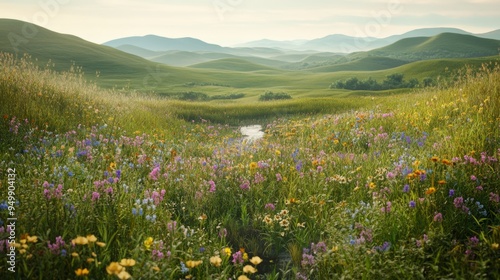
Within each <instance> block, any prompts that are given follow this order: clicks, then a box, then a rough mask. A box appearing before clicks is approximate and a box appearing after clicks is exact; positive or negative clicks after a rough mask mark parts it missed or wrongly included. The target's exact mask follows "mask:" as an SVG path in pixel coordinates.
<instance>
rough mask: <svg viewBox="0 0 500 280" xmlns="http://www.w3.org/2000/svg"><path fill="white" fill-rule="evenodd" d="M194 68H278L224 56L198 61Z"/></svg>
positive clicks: (236, 69) (257, 69)
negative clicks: (207, 60)
mask: <svg viewBox="0 0 500 280" xmlns="http://www.w3.org/2000/svg"><path fill="white" fill-rule="evenodd" d="M190 67H192V68H211V69H219V70H232V71H241V72H247V71H259V70H276V69H273V68H271V67H267V66H264V65H260V64H256V63H252V62H249V61H247V60H244V59H240V58H223V59H218V60H214V61H209V62H203V63H198V64H195V65H191V66H190Z"/></svg>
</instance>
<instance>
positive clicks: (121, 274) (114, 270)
mask: <svg viewBox="0 0 500 280" xmlns="http://www.w3.org/2000/svg"><path fill="white" fill-rule="evenodd" d="M135 264H136V261H135V260H134V259H122V260H121V261H120V262H119V263H118V262H112V263H110V264H109V265H108V266H106V272H107V273H108V274H109V275H115V276H116V277H118V279H121V280H124V279H129V278H130V277H132V276H131V275H130V273H128V272H127V271H126V269H125V267H131V266H134V265H135Z"/></svg>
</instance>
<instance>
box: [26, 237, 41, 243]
mask: <svg viewBox="0 0 500 280" xmlns="http://www.w3.org/2000/svg"><path fill="white" fill-rule="evenodd" d="M26 240H27V241H28V243H36V242H37V241H38V237H36V236H27V237H26Z"/></svg>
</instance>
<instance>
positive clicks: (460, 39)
mask: <svg viewBox="0 0 500 280" xmlns="http://www.w3.org/2000/svg"><path fill="white" fill-rule="evenodd" d="M499 48H500V41H499V40H494V39H485V38H479V37H475V36H472V35H462V34H456V33H441V34H439V35H436V36H432V37H413V38H406V39H401V40H399V41H397V42H396V43H393V44H391V45H389V46H386V47H382V48H379V49H375V50H371V51H368V52H366V54H368V55H372V56H383V57H390V58H396V59H402V60H407V61H416V60H424V59H437V58H468V57H482V56H492V55H498V50H499ZM355 55H363V54H353V56H355Z"/></svg>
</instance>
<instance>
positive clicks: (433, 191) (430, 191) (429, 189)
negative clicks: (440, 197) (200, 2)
mask: <svg viewBox="0 0 500 280" xmlns="http://www.w3.org/2000/svg"><path fill="white" fill-rule="evenodd" d="M435 192H436V188H435V187H430V188H428V189H427V190H426V191H425V194H427V195H430V194H433V193H435Z"/></svg>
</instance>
